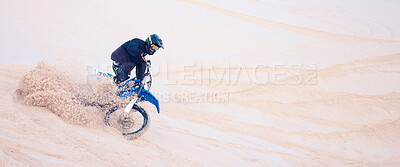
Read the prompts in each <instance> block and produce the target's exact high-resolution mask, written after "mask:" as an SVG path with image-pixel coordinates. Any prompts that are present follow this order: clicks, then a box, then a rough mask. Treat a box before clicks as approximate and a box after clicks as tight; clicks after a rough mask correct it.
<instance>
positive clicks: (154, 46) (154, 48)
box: [150, 44, 160, 51]
mask: <svg viewBox="0 0 400 167" xmlns="http://www.w3.org/2000/svg"><path fill="white" fill-rule="evenodd" d="M150 47H151V49H153V50H155V51H156V50H158V49H159V48H160V47H158V46H157V45H154V44H151V45H150Z"/></svg>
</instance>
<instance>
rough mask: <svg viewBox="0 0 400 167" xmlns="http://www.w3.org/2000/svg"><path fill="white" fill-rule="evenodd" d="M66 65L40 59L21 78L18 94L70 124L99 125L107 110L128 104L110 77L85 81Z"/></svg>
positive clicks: (22, 98)
mask: <svg viewBox="0 0 400 167" xmlns="http://www.w3.org/2000/svg"><path fill="white" fill-rule="evenodd" d="M73 78H76V77H74V76H71V75H70V73H68V72H67V70H65V68H64V69H63V68H62V67H59V66H55V65H49V64H48V63H45V62H40V63H38V64H37V66H36V67H35V68H34V69H32V70H31V71H30V72H28V73H27V74H26V75H25V76H24V77H23V78H22V79H21V81H20V83H19V88H18V89H17V90H16V91H15V97H16V98H17V99H18V100H19V101H22V102H23V103H25V104H27V105H32V106H38V107H44V108H46V109H48V110H50V111H51V112H53V113H54V114H56V115H57V116H59V117H60V118H62V119H63V120H65V121H67V122H68V123H72V124H77V125H84V126H97V125H100V124H101V123H102V120H103V118H104V114H105V112H106V111H107V110H108V109H109V108H111V107H113V106H118V107H121V106H122V105H124V104H126V103H127V102H128V101H127V100H128V99H125V98H121V97H119V96H118V95H117V89H116V87H115V85H113V84H110V82H109V81H107V80H104V79H103V80H98V81H96V82H90V83H82V82H77V81H76V80H73Z"/></svg>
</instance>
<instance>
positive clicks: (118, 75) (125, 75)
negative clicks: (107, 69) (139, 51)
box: [112, 62, 146, 84]
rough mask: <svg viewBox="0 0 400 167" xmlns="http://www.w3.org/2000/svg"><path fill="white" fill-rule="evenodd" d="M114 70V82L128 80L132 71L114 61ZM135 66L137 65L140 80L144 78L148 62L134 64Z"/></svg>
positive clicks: (137, 75) (137, 74)
mask: <svg viewBox="0 0 400 167" xmlns="http://www.w3.org/2000/svg"><path fill="white" fill-rule="evenodd" d="M112 67H113V71H114V73H115V77H114V82H115V83H117V84H119V83H121V82H124V81H126V80H127V79H129V75H130V73H131V72H130V71H126V70H125V68H124V66H123V65H121V64H119V63H116V62H114V63H113V65H112ZM133 67H136V77H137V79H138V80H140V81H141V80H142V79H143V77H144V72H145V71H146V63H140V64H134V66H133Z"/></svg>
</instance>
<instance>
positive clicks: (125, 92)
mask: <svg viewBox="0 0 400 167" xmlns="http://www.w3.org/2000/svg"><path fill="white" fill-rule="evenodd" d="M150 68H151V62H150V60H148V61H147V62H146V71H145V73H144V77H143V79H142V81H141V82H137V80H136V77H134V78H130V79H128V80H127V81H125V82H124V83H123V84H121V85H119V86H118V90H119V96H120V97H127V98H130V102H129V103H128V104H127V105H126V107H125V108H123V109H121V108H118V107H112V108H111V109H109V110H108V111H107V112H106V115H105V117H104V123H105V124H106V125H107V126H112V127H114V128H117V129H118V130H119V131H121V132H122V135H123V136H125V137H127V138H128V139H136V138H138V137H140V136H141V135H142V134H143V133H144V132H146V131H147V129H148V127H149V124H150V117H149V114H148V113H147V111H146V110H145V109H143V108H142V107H140V106H139V103H140V102H143V101H148V102H150V103H151V104H153V105H154V106H155V107H156V108H157V112H158V113H160V108H159V102H158V100H157V98H156V97H155V96H154V95H153V94H152V93H150V91H149V90H150V88H151V83H152V77H151V73H150ZM97 74H98V75H100V76H108V77H113V75H112V74H109V73H102V72H97Z"/></svg>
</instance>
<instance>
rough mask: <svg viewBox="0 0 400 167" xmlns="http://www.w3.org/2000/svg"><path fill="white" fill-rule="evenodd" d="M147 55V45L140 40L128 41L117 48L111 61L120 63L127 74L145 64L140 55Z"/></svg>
mask: <svg viewBox="0 0 400 167" xmlns="http://www.w3.org/2000/svg"><path fill="white" fill-rule="evenodd" d="M143 53H144V55H146V54H147V45H146V42H144V41H143V40H141V39H138V38H135V39H132V40H129V41H127V42H125V43H124V44H122V45H121V46H120V47H118V48H117V49H116V50H115V51H114V52H113V53H112V54H111V60H114V61H116V62H118V63H120V64H121V65H122V66H123V67H124V70H126V71H127V72H130V71H132V69H133V67H135V66H136V65H138V64H141V63H145V61H144V59H143V58H142V56H141V55H142V54H143Z"/></svg>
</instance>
